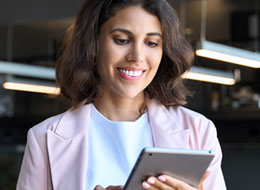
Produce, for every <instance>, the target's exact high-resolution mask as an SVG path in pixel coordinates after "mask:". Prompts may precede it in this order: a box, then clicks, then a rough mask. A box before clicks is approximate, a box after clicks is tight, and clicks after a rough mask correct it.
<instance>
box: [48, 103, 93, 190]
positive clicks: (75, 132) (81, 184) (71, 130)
mask: <svg viewBox="0 0 260 190" xmlns="http://www.w3.org/2000/svg"><path fill="white" fill-rule="evenodd" d="M89 117H90V105H85V106H82V107H81V108H79V109H77V110H73V111H67V112H65V114H64V115H63V117H62V118H61V120H60V122H59V124H58V125H57V127H56V128H55V129H54V130H48V132H47V149H48V156H49V162H50V170H51V177H52V183H53V188H54V190H55V189H57V190H59V189H64V190H65V189H77V190H85V181H86V174H87V163H88V160H87V155H88V138H87V137H88V127H89V126H88V125H89V124H88V121H89Z"/></svg>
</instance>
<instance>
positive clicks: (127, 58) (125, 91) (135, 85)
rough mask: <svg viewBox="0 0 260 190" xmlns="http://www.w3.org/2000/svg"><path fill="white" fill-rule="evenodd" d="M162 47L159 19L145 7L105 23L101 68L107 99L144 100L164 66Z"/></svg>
mask: <svg viewBox="0 0 260 190" xmlns="http://www.w3.org/2000/svg"><path fill="white" fill-rule="evenodd" d="M162 45H163V44H162V29H161V23H160V21H159V19H158V18H157V17H156V16H154V15H152V14H150V13H148V12H147V11H145V10H144V9H142V8H141V7H138V6H131V7H128V8H126V9H123V10H120V11H118V12H117V13H116V14H115V16H113V17H111V18H110V19H109V20H108V21H107V22H105V23H104V24H103V26H102V28H101V31H100V35H99V48H100V49H99V62H98V65H97V69H98V73H99V75H100V79H101V80H100V85H101V89H102V92H103V93H104V94H103V95H107V94H110V95H111V96H113V97H118V96H120V97H123V98H135V97H138V95H142V96H143V91H144V89H145V88H146V87H147V86H148V85H149V84H150V83H151V81H152V80H153V78H154V76H155V74H156V72H157V70H158V67H159V64H160V62H161V58H162V54H163V50H162Z"/></svg>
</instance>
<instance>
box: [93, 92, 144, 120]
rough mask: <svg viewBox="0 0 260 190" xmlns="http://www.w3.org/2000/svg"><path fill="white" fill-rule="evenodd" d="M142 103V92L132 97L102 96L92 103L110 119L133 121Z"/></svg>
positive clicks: (138, 113) (137, 115) (137, 116)
mask: <svg viewBox="0 0 260 190" xmlns="http://www.w3.org/2000/svg"><path fill="white" fill-rule="evenodd" d="M143 104H144V94H143V93H142V94H139V95H138V96H137V97H134V98H123V97H115V96H102V97H100V98H98V99H97V100H96V101H95V102H94V105H95V107H96V108H97V109H98V111H99V112H100V113H102V114H103V115H104V116H105V117H106V118H107V119H109V120H111V121H135V120H137V119H138V118H139V117H140V116H141V114H140V108H141V107H142V106H143Z"/></svg>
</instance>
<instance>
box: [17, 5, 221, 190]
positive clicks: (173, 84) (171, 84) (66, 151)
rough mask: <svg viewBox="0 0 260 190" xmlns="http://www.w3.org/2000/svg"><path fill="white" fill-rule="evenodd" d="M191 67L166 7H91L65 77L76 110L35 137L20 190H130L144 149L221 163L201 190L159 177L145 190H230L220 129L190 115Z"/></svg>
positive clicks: (62, 65) (63, 61)
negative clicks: (206, 153) (200, 155)
mask: <svg viewBox="0 0 260 190" xmlns="http://www.w3.org/2000/svg"><path fill="white" fill-rule="evenodd" d="M192 60H193V51H192V49H191V47H190V45H189V44H188V43H187V42H186V40H185V39H184V38H183V36H182V35H181V32H180V31H179V22H178V18H177V16H176V14H175V12H174V10H173V9H172V8H171V7H170V5H169V4H168V3H167V1H166V0H100V1H96V0H85V1H84V3H83V5H82V7H81V10H80V12H79V14H78V17H77V19H76V22H75V23H74V25H73V26H72V27H71V28H70V30H69V31H68V35H67V36H66V38H65V43H64V49H63V52H62V55H61V57H60V59H59V61H58V64H57V70H56V75H57V79H58V83H59V86H60V88H61V94H62V95H63V96H64V97H66V98H67V99H68V100H69V101H70V103H71V109H70V110H68V111H67V112H65V113H63V114H60V115H57V116H54V117H51V118H49V119H47V120H45V121H43V122H42V123H40V124H38V125H37V126H35V127H33V128H32V129H30V130H29V132H28V142H27V146H26V151H25V155H24V159H23V164H22V168H21V172H20V176H19V180H18V183H17V189H18V190H28V189H40V190H41V189H42V190H45V189H57V190H59V189H61V190H66V189H69V190H71V189H77V190H93V189H95V190H98V189H104V187H107V188H106V189H107V190H119V189H120V190H121V189H123V187H122V185H124V184H125V182H126V179H127V177H128V175H129V174H130V171H131V169H132V168H133V166H134V163H135V161H136V159H137V157H138V154H139V153H140V151H141V150H142V149H143V148H144V147H167V148H188V149H206V150H211V151H214V152H215V155H216V156H215V158H214V160H213V162H212V163H211V165H210V166H209V168H208V170H209V172H207V173H206V174H205V176H204V178H203V179H202V180H201V183H200V184H199V186H198V187H193V186H191V185H189V184H186V183H184V182H182V181H180V180H178V179H175V178H174V177H173V176H168V175H160V176H148V178H147V179H145V180H143V181H141V180H142V179H140V184H139V187H140V189H141V188H143V189H148V190H163V189H164V190H165V189H169V190H174V189H183V190H184V189H185V190H194V189H203V187H204V189H210V190H219V189H221V190H224V189H225V183H224V179H223V175H222V171H221V159H222V153H221V148H220V145H219V142H218V139H217V135H216V129H215V126H214V124H213V123H212V122H211V121H210V120H208V119H207V118H205V117H204V116H202V115H200V114H198V113H196V112H193V111H191V110H188V109H186V108H183V107H182V105H183V104H185V102H186V96H187V95H188V94H189V93H188V91H187V90H186V89H185V87H184V85H183V82H182V78H181V75H182V74H183V73H184V72H185V71H187V70H188V69H189V68H190V66H191V63H192ZM173 164H174V163H173ZM209 173H210V175H209ZM159 174H160V173H158V175H159Z"/></svg>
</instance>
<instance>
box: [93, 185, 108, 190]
mask: <svg viewBox="0 0 260 190" xmlns="http://www.w3.org/2000/svg"><path fill="white" fill-rule="evenodd" d="M94 190H106V189H105V188H104V187H102V186H101V185H97V186H96V187H95V189H94Z"/></svg>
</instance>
